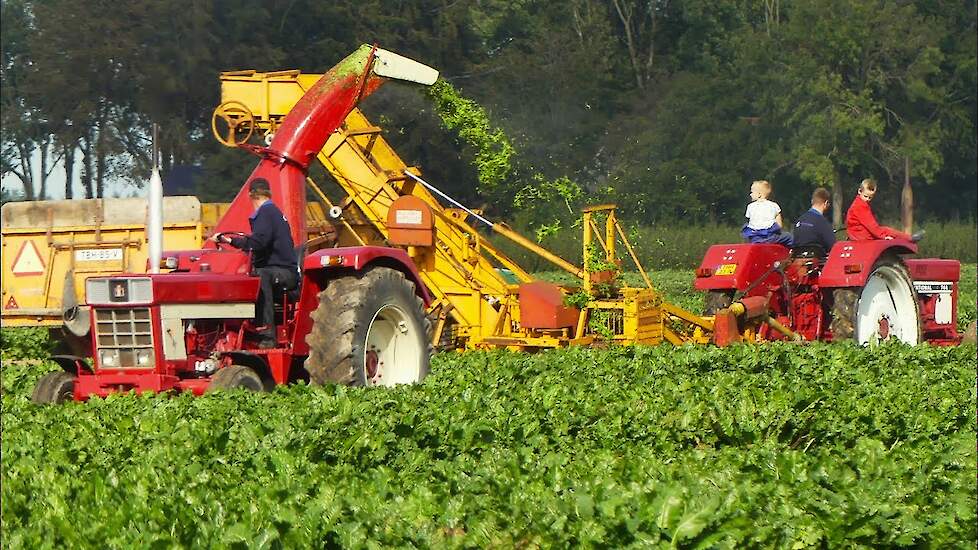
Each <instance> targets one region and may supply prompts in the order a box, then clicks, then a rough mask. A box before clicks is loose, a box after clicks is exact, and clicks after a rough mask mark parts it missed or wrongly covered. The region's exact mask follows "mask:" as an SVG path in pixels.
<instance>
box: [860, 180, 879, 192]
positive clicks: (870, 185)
mask: <svg viewBox="0 0 978 550" xmlns="http://www.w3.org/2000/svg"><path fill="white" fill-rule="evenodd" d="M859 188H860V189H865V190H867V191H876V180H873V179H870V178H866V179H864V180H863V181H862V183H860V184H859Z"/></svg>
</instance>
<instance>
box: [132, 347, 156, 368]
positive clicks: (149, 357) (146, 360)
mask: <svg viewBox="0 0 978 550" xmlns="http://www.w3.org/2000/svg"><path fill="white" fill-rule="evenodd" d="M136 366H137V367H151V366H153V350H151V349H141V350H137V351H136Z"/></svg>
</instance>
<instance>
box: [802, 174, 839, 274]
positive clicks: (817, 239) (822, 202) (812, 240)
mask: <svg viewBox="0 0 978 550" xmlns="http://www.w3.org/2000/svg"><path fill="white" fill-rule="evenodd" d="M829 197H830V195H829V192H828V190H827V189H825V188H824V187H819V188H818V189H816V190H815V192H814V193H812V207H811V208H810V209H809V210H808V211H807V212H805V213H804V214H802V215H801V216H800V217H799V218H798V221H797V222H796V223H795V230H794V233H793V234H794V244H793V245H792V247H791V248H792V250H799V249H802V248H808V249H812V248H816V249H819V248H820V249H821V250H820V251H819V253H820V255H821V256H822V257H825V256H826V255H827V254H828V253H829V251H830V250H832V247H833V246H834V245H835V232H834V231H832V224H831V223H829V220H827V219H826V218H825V212H826V211H828V209H829Z"/></svg>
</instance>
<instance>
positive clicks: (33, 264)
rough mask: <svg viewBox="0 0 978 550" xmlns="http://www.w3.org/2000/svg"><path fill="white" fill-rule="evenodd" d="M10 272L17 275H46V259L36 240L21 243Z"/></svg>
mask: <svg viewBox="0 0 978 550" xmlns="http://www.w3.org/2000/svg"><path fill="white" fill-rule="evenodd" d="M10 272H11V273H12V274H14V275H17V276H22V275H44V259H43V258H41V253H40V252H38V250H37V246H36V245H35V244H34V241H24V244H22V245H20V250H19V251H17V257H16V258H14V265H13V266H12V267H11V269H10Z"/></svg>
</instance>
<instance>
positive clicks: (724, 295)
mask: <svg viewBox="0 0 978 550" xmlns="http://www.w3.org/2000/svg"><path fill="white" fill-rule="evenodd" d="M733 295H734V293H733V291H732V290H711V291H709V292H707V293H706V300H705V301H704V303H703V315H716V312H718V311H720V310H721V309H725V308H728V307H730V304H732V303H733Z"/></svg>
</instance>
